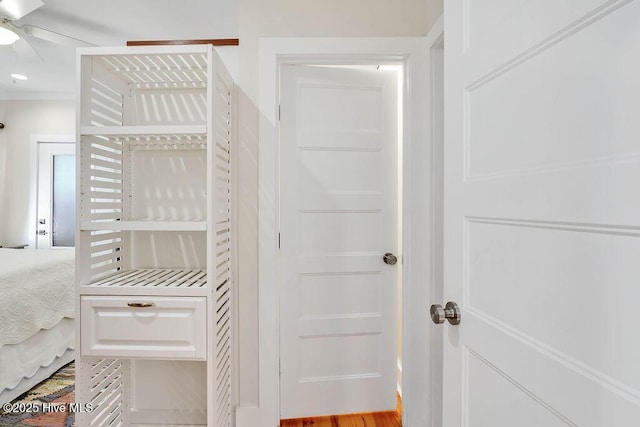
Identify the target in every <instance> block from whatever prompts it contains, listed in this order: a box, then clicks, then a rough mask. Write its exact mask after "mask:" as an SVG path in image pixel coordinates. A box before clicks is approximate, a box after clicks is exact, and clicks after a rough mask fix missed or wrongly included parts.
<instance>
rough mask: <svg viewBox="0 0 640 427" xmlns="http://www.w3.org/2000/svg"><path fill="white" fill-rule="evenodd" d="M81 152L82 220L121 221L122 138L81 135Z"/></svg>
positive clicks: (122, 200) (122, 202) (122, 208)
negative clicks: (115, 139) (119, 139)
mask: <svg viewBox="0 0 640 427" xmlns="http://www.w3.org/2000/svg"><path fill="white" fill-rule="evenodd" d="M80 152H81V162H82V165H81V177H80V187H81V190H80V204H81V211H80V216H81V221H82V222H108V221H121V220H122V219H123V210H124V206H123V204H124V199H123V193H124V191H123V183H124V177H123V175H124V165H123V154H124V146H123V144H122V142H120V141H114V140H110V139H108V138H106V137H101V136H83V137H82V142H81V146H80Z"/></svg>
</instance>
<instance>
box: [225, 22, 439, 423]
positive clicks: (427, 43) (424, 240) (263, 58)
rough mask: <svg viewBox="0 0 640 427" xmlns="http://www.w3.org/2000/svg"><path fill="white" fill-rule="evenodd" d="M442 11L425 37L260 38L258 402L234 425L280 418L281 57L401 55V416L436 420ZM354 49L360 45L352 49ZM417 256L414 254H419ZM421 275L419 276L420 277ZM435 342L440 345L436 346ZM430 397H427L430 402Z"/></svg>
mask: <svg viewBox="0 0 640 427" xmlns="http://www.w3.org/2000/svg"><path fill="white" fill-rule="evenodd" d="M443 28H444V26H443V20H442V18H440V19H438V21H437V22H436V23H435V24H434V26H433V27H432V29H431V31H430V32H429V34H428V35H427V36H426V37H348V38H289V37H287V38H262V39H260V46H259V70H260V71H259V74H260V75H259V104H258V107H259V134H258V135H259V151H258V167H259V177H258V186H259V187H258V188H259V202H258V203H259V206H258V211H259V226H258V227H259V229H258V236H259V239H258V254H259V266H258V267H259V272H258V277H259V287H258V289H259V295H258V311H259V314H258V321H259V323H258V337H259V342H258V351H259V366H258V369H259V378H258V389H259V390H258V398H259V406H258V407H239V408H237V412H236V423H237V424H236V425H237V426H238V427H245V426H251V425H265V426H277V425H279V422H280V418H279V414H280V397H279V396H280V381H279V366H278V365H279V358H280V357H279V318H278V313H279V292H278V280H279V278H278V271H279V267H278V245H277V236H278V228H279V227H278V205H279V202H278V158H279V153H278V140H279V132H278V125H277V111H278V93H279V69H280V67H281V66H282V65H283V64H301V63H306V64H308V63H310V62H324V63H327V62H329V63H332V64H347V63H348V64H354V63H364V64H367V63H378V62H387V63H389V62H395V63H402V64H403V66H404V85H403V91H404V93H403V123H402V126H403V141H402V144H403V191H402V195H401V199H402V201H403V209H402V212H403V217H402V223H403V235H402V254H403V287H402V301H403V309H402V325H403V326H402V335H403V340H402V355H403V375H402V378H403V384H402V391H403V424H404V426H405V427H406V426H411V427H418V426H425V425H429V424H430V420H431V417H432V415H431V404H430V401H431V395H432V390H431V388H430V386H429V384H430V378H431V374H432V366H431V363H430V354H429V351H430V349H432V348H433V347H434V345H435V344H436V341H435V339H434V336H433V331H432V328H431V327H430V321H429V316H428V307H429V304H430V301H429V292H430V289H431V287H432V284H431V283H430V281H431V277H432V274H431V270H432V263H433V259H434V254H433V253H432V251H431V248H430V245H429V244H428V241H429V235H430V233H431V229H432V226H433V225H432V220H431V218H432V211H431V205H432V203H431V201H430V197H431V183H432V177H431V168H429V167H425V165H431V162H432V155H431V136H432V135H431V131H430V128H431V123H430V120H431V114H429V110H430V107H431V105H430V102H429V99H430V97H429V93H430V90H431V89H430V85H429V83H430V79H429V73H430V68H429V53H430V49H431V47H432V46H433V45H434V44H435V43H437V41H438V39H439V38H440V37H441V36H442V33H443ZM354 52H357V53H356V54H354ZM414 260H415V261H414ZM414 278H416V279H414ZM436 350H437V349H436ZM425 402H427V404H425Z"/></svg>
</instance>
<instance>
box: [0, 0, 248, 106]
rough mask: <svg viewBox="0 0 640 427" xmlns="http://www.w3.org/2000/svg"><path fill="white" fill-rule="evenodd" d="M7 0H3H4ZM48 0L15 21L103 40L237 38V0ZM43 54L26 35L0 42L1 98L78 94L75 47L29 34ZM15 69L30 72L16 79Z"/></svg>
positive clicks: (97, 41)
mask: <svg viewBox="0 0 640 427" xmlns="http://www.w3.org/2000/svg"><path fill="white" fill-rule="evenodd" d="M0 1H2V0H0ZM43 1H44V3H45V4H44V6H42V7H41V8H39V9H37V10H35V11H34V12H32V13H30V14H29V15H27V16H25V17H24V18H22V19H21V20H19V21H16V22H15V23H16V24H18V25H23V24H29V25H35V26H38V27H42V28H46V29H48V30H51V31H55V32H58V33H62V34H65V35H69V36H71V37H74V38H77V39H81V40H85V41H87V42H89V43H92V44H95V45H99V46H122V45H125V44H126V42H127V41H128V40H177V39H180V40H182V39H204V38H237V37H238V12H237V1H235V0H101V1H96V0H43ZM29 41H30V43H31V44H32V45H33V46H34V48H35V49H36V50H37V51H38V52H39V53H40V55H41V56H42V59H40V58H39V57H38V56H37V55H36V54H35V53H34V52H33V50H32V49H31V48H30V47H29V46H28V44H27V43H26V42H25V40H23V39H21V40H19V41H17V42H16V44H15V53H14V49H13V47H12V46H0V99H5V100H6V99H47V98H49V99H50V98H69V97H72V96H73V92H74V84H75V49H74V48H72V47H66V46H61V45H56V44H54V43H51V42H47V41H44V40H39V39H34V38H30V40H29ZM11 73H21V74H24V75H26V76H28V77H29V80H27V81H18V82H16V83H13V82H12V78H11V76H10V75H11Z"/></svg>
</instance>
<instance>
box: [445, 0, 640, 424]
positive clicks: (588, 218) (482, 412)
mask: <svg viewBox="0 0 640 427" xmlns="http://www.w3.org/2000/svg"><path fill="white" fill-rule="evenodd" d="M472 3H473V5H472ZM489 5H490V6H492V7H487V8H485V9H482V7H483V6H489ZM543 5H544V7H542V6H543ZM638 22H640V2H637V1H606V2H605V1H595V0H593V1H591V0H590V1H585V2H561V3H558V2H553V3H551V2H531V1H529V2H525V1H519V2H504V1H491V2H479V3H478V2H469V1H457V2H447V4H446V10H445V34H446V43H447V44H446V50H445V57H446V61H445V64H446V69H445V76H446V77H445V82H446V83H445V84H446V86H445V93H446V102H445V122H446V125H445V127H446V131H445V138H446V143H445V192H446V193H445V302H446V301H449V300H451V301H456V302H457V303H458V304H459V305H460V306H461V308H462V323H461V324H460V326H459V327H454V326H447V327H446V331H445V353H444V356H445V357H444V360H445V377H444V384H445V386H444V389H445V395H444V400H445V406H444V425H445V426H446V427H452V426H491V427H502V426H504V427H506V426H512V425H523V426H545V427H546V426H555V425H570V426H574V425H579V426H581V427H582V426H587V427H588V426H594V427H595V426H613V425H633V424H635V423H636V422H637V420H638V419H640V367H639V365H638V364H637V363H636V361H637V360H638V358H639V357H640V347H639V346H638V340H637V337H636V336H637V333H636V331H635V330H634V328H633V327H632V326H631V325H636V324H639V322H640V313H638V312H637V310H635V308H634V301H637V300H638V298H640V292H639V291H638V289H637V286H635V285H634V283H635V282H637V279H638V277H640V269H639V268H638V267H637V261H636V258H637V257H636V256H635V254H637V253H638V250H640V241H639V240H638V237H639V236H640V233H639V231H640V221H639V220H638V215H637V213H638V212H639V211H640V210H639V208H640V202H639V201H638V198H637V196H636V195H635V193H636V192H637V190H636V189H635V188H634V187H635V186H634V185H633V184H632V183H635V182H638V180H640V167H639V165H638V163H639V160H640V156H639V154H640V150H638V144H637V134H638V131H639V130H640V129H638V125H637V120H635V118H634V117H633V115H634V108H635V107H634V105H635V104H636V103H637V102H636V100H637V99H638V96H639V95H640V83H638V79H637V77H636V76H637V75H638V72H640V60H639V59H638V58H640V56H639V55H638V54H639V52H640V51H639V49H638V46H640V25H638ZM436 302H438V303H440V301H436ZM460 408H462V411H461V410H460Z"/></svg>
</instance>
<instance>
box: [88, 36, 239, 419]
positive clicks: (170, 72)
mask: <svg viewBox="0 0 640 427" xmlns="http://www.w3.org/2000/svg"><path fill="white" fill-rule="evenodd" d="M78 76H79V80H78V97H77V98H78V118H77V124H78V141H79V153H80V154H79V156H78V174H77V176H78V186H77V188H78V196H77V197H78V203H77V206H78V213H77V223H78V233H77V236H78V239H77V249H76V251H77V252H76V253H77V266H76V282H77V289H78V292H77V294H78V301H77V309H78V311H79V313H78V315H77V316H76V319H77V329H76V332H77V334H76V335H77V340H78V343H77V347H76V348H78V349H79V356H78V359H77V361H76V370H77V374H76V376H77V381H76V400H77V401H78V402H80V403H83V404H91V406H92V407H93V410H92V411H91V412H84V413H78V414H76V425H82V426H130V425H131V426H133V425H158V424H162V425H203V426H205V425H206V426H210V427H212V426H216V427H222V426H225V427H226V426H231V425H232V420H231V414H232V411H233V401H232V382H233V381H232V372H233V366H232V361H233V358H232V350H233V338H232V337H233V334H232V326H233V323H234V322H233V316H232V307H233V304H232V303H233V294H234V286H233V283H234V280H233V266H234V259H233V254H234V246H233V245H234V240H235V239H234V237H233V236H234V229H233V223H232V215H231V213H232V212H231V210H232V200H233V173H234V166H233V165H234V160H235V159H234V156H235V151H234V150H235V143H234V130H233V129H234V126H235V105H234V99H235V86H234V84H233V81H232V79H231V78H230V76H229V74H228V72H227V71H226V69H225V68H224V66H223V65H222V62H221V61H220V59H219V57H218V56H217V54H216V53H215V51H214V50H213V48H212V47H211V46H153V47H126V48H124V47H120V48H90V49H82V50H80V51H79V53H78Z"/></svg>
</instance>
